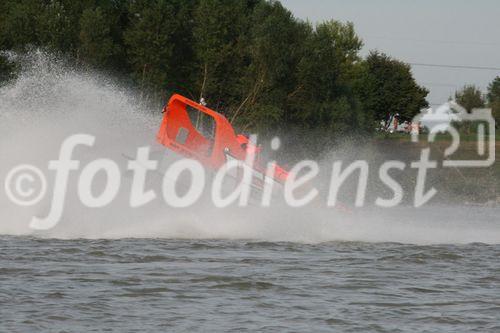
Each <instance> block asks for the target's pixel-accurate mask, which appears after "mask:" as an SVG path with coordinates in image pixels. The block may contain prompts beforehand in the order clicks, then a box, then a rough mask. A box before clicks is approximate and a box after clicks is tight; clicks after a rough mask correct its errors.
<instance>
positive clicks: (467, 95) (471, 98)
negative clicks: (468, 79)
mask: <svg viewBox="0 0 500 333" xmlns="http://www.w3.org/2000/svg"><path fill="white" fill-rule="evenodd" d="M455 101H456V102H457V103H458V104H459V105H460V106H462V107H463V108H465V110H467V112H469V113H470V112H472V110H473V109H474V108H484V107H485V105H486V101H485V99H484V96H483V93H482V92H481V90H479V88H477V87H476V86H474V85H466V86H464V87H463V88H462V89H460V90H459V91H457V92H455Z"/></svg>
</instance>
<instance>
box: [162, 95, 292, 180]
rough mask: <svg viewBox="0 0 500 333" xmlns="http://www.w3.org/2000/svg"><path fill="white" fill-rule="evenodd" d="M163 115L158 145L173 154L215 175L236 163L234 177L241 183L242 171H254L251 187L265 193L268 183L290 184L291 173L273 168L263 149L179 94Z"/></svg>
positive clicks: (276, 166)
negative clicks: (201, 166)
mask: <svg viewBox="0 0 500 333" xmlns="http://www.w3.org/2000/svg"><path fill="white" fill-rule="evenodd" d="M163 113H164V117H163V121H162V124H161V127H160V130H159V132H158V135H157V141H158V143H160V144H161V145H163V146H165V147H167V148H168V149H170V150H171V151H173V152H175V153H177V154H179V155H181V156H182V157H184V158H190V159H194V160H197V161H199V162H200V163H201V164H202V165H203V166H204V167H205V168H206V169H208V170H210V171H213V172H216V171H217V170H219V169H220V168H221V167H223V166H224V165H225V164H226V162H228V161H231V160H236V161H238V163H240V165H241V168H240V167H238V168H237V171H236V174H233V176H234V177H235V178H237V179H241V177H242V172H241V171H242V170H243V169H244V168H245V167H250V168H251V171H252V184H251V185H252V187H254V188H257V189H263V186H264V184H265V182H266V181H273V182H275V183H279V184H281V185H282V184H283V183H284V182H285V181H286V179H287V177H288V172H287V171H286V170H285V169H284V168H282V167H280V166H279V165H277V164H276V163H272V164H270V166H271V167H269V165H268V162H267V161H266V160H265V158H263V156H262V152H261V149H262V148H261V147H260V146H258V145H257V144H256V143H253V142H251V141H250V139H249V138H248V137H247V136H245V135H242V134H240V135H237V134H236V132H235V130H234V128H233V127H232V125H231V123H230V122H229V121H228V120H227V119H226V117H224V116H223V115H222V114H220V113H218V112H215V111H214V110H211V109H209V108H208V107H206V106H204V105H201V104H199V103H196V102H194V101H192V100H190V99H188V98H186V97H183V96H181V95H178V94H175V95H173V96H172V97H171V98H170V100H169V102H168V104H167V105H166V106H165V108H164V110H163ZM248 161H252V163H248ZM273 169H274V172H272V171H273ZM270 171H271V172H270Z"/></svg>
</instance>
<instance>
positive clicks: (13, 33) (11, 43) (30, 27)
mask: <svg viewBox="0 0 500 333" xmlns="http://www.w3.org/2000/svg"><path fill="white" fill-rule="evenodd" d="M0 6H2V7H1V8H0V9H1V11H0V46H1V48H2V49H3V50H24V49H25V48H26V46H29V45H34V46H39V45H40V41H39V38H38V37H39V34H40V33H39V27H38V25H37V23H38V22H37V21H38V20H37V17H38V15H39V14H40V12H42V11H43V3H42V1H37V0H33V1H15V0H5V1H1V2H0Z"/></svg>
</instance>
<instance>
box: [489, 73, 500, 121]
mask: <svg viewBox="0 0 500 333" xmlns="http://www.w3.org/2000/svg"><path fill="white" fill-rule="evenodd" d="M487 97H488V106H489V107H490V108H491V109H492V112H493V118H495V123H496V126H497V127H500V76H497V77H496V78H495V79H494V80H493V82H491V83H490V85H489V86H488V94H487Z"/></svg>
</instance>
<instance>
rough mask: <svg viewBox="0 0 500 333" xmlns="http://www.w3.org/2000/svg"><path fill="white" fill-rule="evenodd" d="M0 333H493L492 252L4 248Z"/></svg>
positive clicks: (240, 245) (139, 242) (159, 244)
mask: <svg viewBox="0 0 500 333" xmlns="http://www.w3.org/2000/svg"><path fill="white" fill-rule="evenodd" d="M0 244H1V245H0V247H1V248H0V281H1V283H0V314H1V327H0V330H1V331H5V332H41V331H46V332H83V331H101V332H103V331H115V332H166V331H172V332H235V331H241V332H255V331H262V332H304V331H309V332H498V331H500V300H499V295H500V261H499V257H500V245H498V244H497V245H486V244H479V243H476V244H466V245H409V244H400V243H363V242H326V243H320V244H303V243H291V242H265V241H258V240H254V241H250V240H174V239H114V240H82V239H74V240H56V239H43V238H31V237H7V236H3V237H1V238H0Z"/></svg>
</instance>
